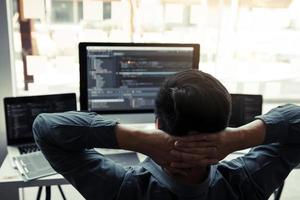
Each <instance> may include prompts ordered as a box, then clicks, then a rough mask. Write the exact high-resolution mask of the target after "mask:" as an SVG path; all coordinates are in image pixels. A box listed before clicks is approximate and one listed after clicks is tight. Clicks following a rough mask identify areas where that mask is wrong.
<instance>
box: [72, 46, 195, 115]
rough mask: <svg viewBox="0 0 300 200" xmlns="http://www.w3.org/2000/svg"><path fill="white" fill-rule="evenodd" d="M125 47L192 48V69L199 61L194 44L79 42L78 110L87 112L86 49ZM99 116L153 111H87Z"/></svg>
mask: <svg viewBox="0 0 300 200" xmlns="http://www.w3.org/2000/svg"><path fill="white" fill-rule="evenodd" d="M104 46H109V47H113V46H121V47H122V46H125V47H127V46H128V47H192V48H193V64H192V69H198V66H199V59H200V44H196V43H109V42H108V43H106V42H80V43H79V45H78V47H79V72H80V97H79V98H80V110H84V111H87V110H88V91H87V70H86V67H87V64H86V63H87V50H86V49H87V47H104ZM89 111H93V112H96V113H99V114H126V113H153V112H154V109H138V110H89Z"/></svg>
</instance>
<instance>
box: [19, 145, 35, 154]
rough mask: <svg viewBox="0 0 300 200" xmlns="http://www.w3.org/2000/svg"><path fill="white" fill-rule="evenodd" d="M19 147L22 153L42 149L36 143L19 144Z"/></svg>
mask: <svg viewBox="0 0 300 200" xmlns="http://www.w3.org/2000/svg"><path fill="white" fill-rule="evenodd" d="M18 149H19V151H20V154H26V153H31V152H36V151H39V150H40V149H39V148H38V146H37V145H36V144H34V143H32V144H24V145H21V146H18Z"/></svg>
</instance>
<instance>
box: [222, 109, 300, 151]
mask: <svg viewBox="0 0 300 200" xmlns="http://www.w3.org/2000/svg"><path fill="white" fill-rule="evenodd" d="M257 118H258V120H254V121H253V122H251V123H249V124H246V125H244V126H241V127H238V128H233V129H232V131H231V132H232V133H230V131H229V134H232V135H231V136H229V137H228V138H235V139H234V140H233V142H234V147H235V148H236V149H237V150H239V149H245V148H251V147H254V146H258V145H260V144H269V143H281V144H285V143H298V144H299V143H300V107H299V106H295V105H285V106H280V107H277V108H274V109H272V110H271V111H270V112H268V113H267V114H265V115H262V116H259V117H257ZM235 135H236V136H235Z"/></svg>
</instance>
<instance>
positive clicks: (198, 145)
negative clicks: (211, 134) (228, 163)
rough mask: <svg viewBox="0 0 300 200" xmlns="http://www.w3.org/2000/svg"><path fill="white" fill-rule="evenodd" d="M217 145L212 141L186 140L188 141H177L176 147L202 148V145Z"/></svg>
mask: <svg viewBox="0 0 300 200" xmlns="http://www.w3.org/2000/svg"><path fill="white" fill-rule="evenodd" d="M211 146H215V143H214V142H211V141H193V142H186V141H176V142H175V147H179V148H180V147H181V148H194V147H196V148H201V147H211Z"/></svg>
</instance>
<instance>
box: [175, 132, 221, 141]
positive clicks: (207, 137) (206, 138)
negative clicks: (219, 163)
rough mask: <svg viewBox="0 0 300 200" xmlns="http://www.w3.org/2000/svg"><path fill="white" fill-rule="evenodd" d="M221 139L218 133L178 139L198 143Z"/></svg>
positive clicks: (178, 139)
mask: <svg viewBox="0 0 300 200" xmlns="http://www.w3.org/2000/svg"><path fill="white" fill-rule="evenodd" d="M218 138H219V134H218V133H198V134H193V135H188V136H185V137H181V138H177V141H179V142H180V141H182V142H197V141H215V140H217V139H218Z"/></svg>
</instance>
